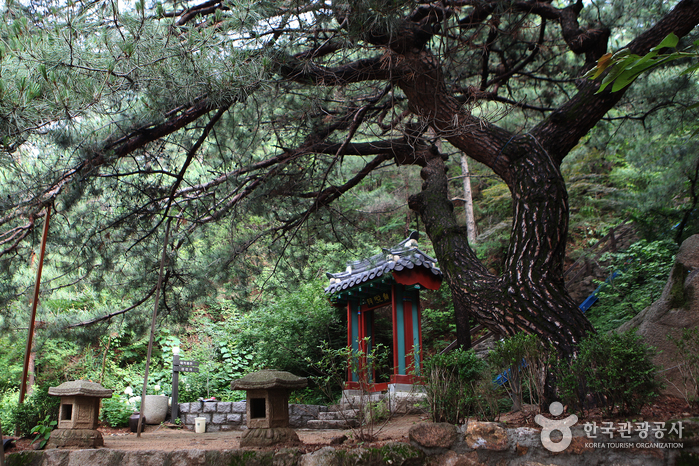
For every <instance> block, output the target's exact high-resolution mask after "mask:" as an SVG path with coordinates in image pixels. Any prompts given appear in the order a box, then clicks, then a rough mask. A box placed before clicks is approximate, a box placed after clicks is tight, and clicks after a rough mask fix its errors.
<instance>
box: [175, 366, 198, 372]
mask: <svg viewBox="0 0 699 466" xmlns="http://www.w3.org/2000/svg"><path fill="white" fill-rule="evenodd" d="M172 370H173V371H175V372H199V366H196V367H192V366H175V367H173V368H172Z"/></svg>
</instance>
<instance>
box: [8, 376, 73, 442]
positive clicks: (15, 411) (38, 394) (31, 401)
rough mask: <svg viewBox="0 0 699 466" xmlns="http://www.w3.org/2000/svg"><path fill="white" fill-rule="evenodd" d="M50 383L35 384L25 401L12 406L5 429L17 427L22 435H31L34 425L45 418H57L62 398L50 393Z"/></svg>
mask: <svg viewBox="0 0 699 466" xmlns="http://www.w3.org/2000/svg"><path fill="white" fill-rule="evenodd" d="M48 389H49V386H48V385H43V386H35V387H34V391H33V392H32V394H31V396H28V397H26V398H25V399H24V403H22V404H16V405H15V406H13V407H12V408H11V411H10V413H9V415H8V417H7V421H6V422H5V421H4V420H3V430H5V431H10V430H11V429H12V427H15V428H16V429H17V431H18V432H19V434H20V435H29V434H30V433H31V431H32V428H33V427H34V426H37V425H39V423H40V422H42V421H44V420H45V419H47V418H49V419H57V418H58V407H59V405H60V399H59V398H58V397H56V396H51V395H49V394H48Z"/></svg>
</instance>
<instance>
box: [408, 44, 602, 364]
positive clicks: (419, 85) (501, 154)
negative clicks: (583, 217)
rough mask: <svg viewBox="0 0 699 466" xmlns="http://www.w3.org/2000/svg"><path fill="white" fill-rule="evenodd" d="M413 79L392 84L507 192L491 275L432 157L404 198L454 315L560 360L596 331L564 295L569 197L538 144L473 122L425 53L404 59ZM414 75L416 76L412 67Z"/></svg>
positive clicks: (556, 161)
mask: <svg viewBox="0 0 699 466" xmlns="http://www.w3.org/2000/svg"><path fill="white" fill-rule="evenodd" d="M407 63H408V64H409V65H408V67H409V69H410V70H411V71H412V73H406V74H405V75H404V76H405V77H406V79H404V80H401V81H399V82H398V84H399V86H400V87H401V89H403V91H404V92H405V93H406V95H407V96H408V99H409V101H410V106H411V109H412V110H413V111H414V112H415V113H416V114H417V115H418V116H420V117H421V118H422V119H424V120H425V121H426V122H427V124H429V125H430V126H432V127H433V128H434V130H435V131H436V133H437V134H441V135H443V137H445V138H446V139H448V140H449V142H451V143H452V144H453V145H454V146H456V147H458V148H459V149H461V150H463V151H464V152H466V153H467V154H468V155H469V156H471V157H472V158H474V159H476V160H478V161H480V162H482V163H485V164H486V165H488V166H489V167H490V168H491V169H493V170H494V171H495V173H496V174H497V175H498V176H500V178H502V179H503V181H505V183H507V185H508V187H509V188H510V191H511V193H512V202H513V222H512V231H511V233H510V246H509V250H508V252H507V258H506V261H505V264H504V266H503V269H504V271H503V273H502V275H500V276H495V275H493V274H491V273H489V272H488V271H487V270H486V268H485V267H484V265H483V264H482V263H481V262H480V260H479V259H478V258H477V257H476V254H475V253H474V251H473V250H472V248H471V247H470V245H469V242H468V231H467V228H466V227H465V226H461V225H459V224H458V223H457V221H456V216H455V214H454V206H453V204H452V202H451V201H450V200H449V197H448V193H447V176H446V167H445V165H444V161H443V159H442V157H441V156H439V155H434V156H432V157H431V158H430V159H429V160H428V161H427V165H426V166H425V167H424V168H423V169H422V172H421V176H422V178H423V179H424V180H425V182H424V184H423V190H422V192H421V193H420V194H418V195H415V196H412V197H411V198H410V207H411V208H412V209H413V210H416V211H417V212H418V213H419V214H420V216H421V218H422V220H423V222H424V224H425V230H426V232H427V234H428V236H429V237H430V239H431V240H432V244H433V246H434V249H435V254H436V256H437V260H438V261H439V264H440V267H441V268H442V271H443V272H444V277H445V281H446V284H447V285H448V286H449V288H450V290H451V292H452V295H453V296H454V299H455V301H456V303H455V306H454V308H455V310H456V312H457V313H458V315H457V322H458V321H459V319H461V320H462V321H463V319H464V316H469V315H470V316H473V317H474V318H475V319H476V320H477V321H478V322H479V323H481V324H483V325H484V326H486V327H487V328H489V329H490V330H491V331H493V332H495V333H499V334H502V335H514V334H516V333H518V332H521V331H525V332H528V333H534V334H537V335H539V336H540V337H541V338H542V339H543V340H545V341H549V342H551V343H553V344H554V345H555V346H556V347H557V348H558V350H559V352H560V353H562V354H564V355H570V354H572V353H574V352H575V347H576V346H577V344H578V343H579V342H580V339H581V338H582V337H584V336H585V335H586V334H587V333H588V332H591V331H593V328H592V325H591V324H590V322H589V321H588V320H587V318H586V317H585V315H584V314H583V313H582V312H581V311H580V310H579V309H578V307H577V306H576V305H575V303H574V302H573V301H572V300H571V298H570V296H569V295H568V293H567V292H566V290H565V287H564V281H563V260H564V256H565V243H566V236H567V233H568V195H567V192H566V188H565V183H564V180H563V177H562V175H561V172H560V169H559V166H560V161H561V160H562V158H563V157H560V156H556V155H559V154H554V156H552V155H551V154H549V153H548V152H547V150H546V149H545V147H547V146H548V144H546V142H548V141H544V144H542V143H541V141H539V140H537V139H536V137H535V136H533V135H531V134H526V135H522V136H515V135H512V134H511V133H509V132H507V131H505V130H503V129H501V128H497V127H494V126H490V125H488V124H487V123H485V122H481V121H479V120H477V119H475V118H474V117H473V116H472V115H470V114H468V113H466V112H465V111H464V110H463V108H462V107H461V106H460V105H459V104H458V102H456V101H455V100H454V99H453V98H451V96H450V95H449V94H448V93H447V92H446V91H445V88H444V85H443V79H442V75H441V71H440V69H439V67H438V66H436V63H435V61H434V60H433V59H432V57H431V56H430V54H429V53H428V52H426V51H421V52H419V53H416V54H414V55H412V56H411V60H407ZM418 70H419V71H418Z"/></svg>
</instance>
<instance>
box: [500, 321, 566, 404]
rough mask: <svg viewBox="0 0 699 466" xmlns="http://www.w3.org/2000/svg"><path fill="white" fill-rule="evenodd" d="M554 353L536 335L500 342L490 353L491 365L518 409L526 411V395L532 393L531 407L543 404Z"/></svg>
mask: <svg viewBox="0 0 699 466" xmlns="http://www.w3.org/2000/svg"><path fill="white" fill-rule="evenodd" d="M552 354H555V351H554V350H553V349H552V348H549V347H547V346H546V345H544V344H543V343H542V341H541V340H540V339H539V338H538V337H537V336H536V335H534V334H525V333H519V334H517V335H514V336H512V337H509V338H506V339H504V340H500V341H498V342H497V343H496V346H495V348H494V349H493V350H492V351H491V352H490V353H489V354H488V364H490V365H491V366H492V367H493V368H494V369H495V370H496V371H497V372H498V376H499V377H500V378H501V379H502V381H503V382H504V383H503V386H504V387H505V388H506V389H507V391H508V392H509V394H510V396H511V398H512V402H513V409H514V410H519V409H521V408H522V405H523V403H524V393H525V392H527V393H528V394H529V403H530V404H540V403H541V402H542V401H543V398H544V385H545V383H546V377H547V366H548V364H549V357H550V356H551V355H552Z"/></svg>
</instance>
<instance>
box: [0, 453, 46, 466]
mask: <svg viewBox="0 0 699 466" xmlns="http://www.w3.org/2000/svg"><path fill="white" fill-rule="evenodd" d="M43 458H44V454H43V452H39V451H22V452H19V453H11V454H9V455H7V456H5V466H30V465H39V464H41V463H42V460H43Z"/></svg>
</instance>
